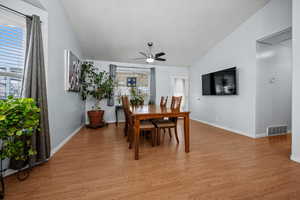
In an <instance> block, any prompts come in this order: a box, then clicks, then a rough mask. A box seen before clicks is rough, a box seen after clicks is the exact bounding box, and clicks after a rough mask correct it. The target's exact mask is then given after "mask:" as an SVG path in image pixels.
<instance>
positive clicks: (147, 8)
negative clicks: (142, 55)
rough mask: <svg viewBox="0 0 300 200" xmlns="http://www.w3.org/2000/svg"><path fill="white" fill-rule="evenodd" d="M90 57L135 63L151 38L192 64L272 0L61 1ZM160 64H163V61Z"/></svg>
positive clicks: (178, 61) (171, 61) (174, 59)
mask: <svg viewBox="0 0 300 200" xmlns="http://www.w3.org/2000/svg"><path fill="white" fill-rule="evenodd" d="M61 1H62V2H63V5H64V7H65V9H66V11H67V13H68V15H69V18H70V20H71V22H72V25H73V27H74V30H75V32H76V34H77V36H78V39H79V40H80V44H81V47H82V49H83V53H84V56H85V58H87V59H95V60H109V61H119V62H135V63H139V62H137V61H134V60H132V58H136V57H139V55H138V52H139V51H145V48H146V43H147V42H148V41H152V42H154V45H155V46H154V51H155V52H160V51H165V52H166V53H167V56H166V57H167V59H168V61H167V62H166V63H160V64H166V65H177V66H181V65H183V66H187V65H190V64H192V63H193V62H195V61H197V59H199V58H200V57H201V55H203V54H204V53H205V52H206V51H207V50H208V49H210V48H211V47H212V46H214V45H215V44H216V43H218V42H219V41H221V40H222V39H224V38H225V37H226V36H227V35H228V34H229V33H231V32H232V31H233V30H234V29H235V28H237V26H238V25H240V24H241V23H242V22H244V21H245V20H246V19H248V18H249V17H250V16H251V15H252V14H254V13H255V12H256V11H257V10H258V9H260V8H262V7H263V6H264V5H265V4H266V3H267V2H268V1H269V0H61ZM158 64H159V63H158Z"/></svg>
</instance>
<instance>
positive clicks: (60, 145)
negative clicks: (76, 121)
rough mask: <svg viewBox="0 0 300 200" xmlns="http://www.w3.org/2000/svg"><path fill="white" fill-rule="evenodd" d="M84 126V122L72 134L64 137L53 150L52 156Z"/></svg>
mask: <svg viewBox="0 0 300 200" xmlns="http://www.w3.org/2000/svg"><path fill="white" fill-rule="evenodd" d="M83 127H84V124H82V125H81V126H79V127H78V128H77V129H76V130H75V131H73V133H71V135H69V136H68V137H67V138H66V139H64V140H63V141H62V142H61V143H60V144H59V145H58V146H57V147H55V148H54V149H52V150H51V157H52V156H53V155H54V154H55V153H57V152H58V151H59V150H60V149H61V148H62V147H63V146H64V145H65V144H66V143H67V142H69V141H70V140H71V139H72V137H74V136H75V135H76V134H77V133H78V132H79V131H80V130H81V129H82V128H83Z"/></svg>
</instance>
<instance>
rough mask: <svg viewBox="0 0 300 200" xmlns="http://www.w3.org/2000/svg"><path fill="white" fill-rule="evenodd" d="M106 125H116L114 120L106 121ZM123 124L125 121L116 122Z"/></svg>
mask: <svg viewBox="0 0 300 200" xmlns="http://www.w3.org/2000/svg"><path fill="white" fill-rule="evenodd" d="M106 122H107V123H109V124H114V123H116V121H115V120H112V121H106ZM124 122H125V120H120V121H118V123H124Z"/></svg>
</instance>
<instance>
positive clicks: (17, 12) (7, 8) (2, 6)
mask: <svg viewBox="0 0 300 200" xmlns="http://www.w3.org/2000/svg"><path fill="white" fill-rule="evenodd" d="M0 7H1V8H3V9H5V10H8V11H11V12H14V13H16V14H18V15H22V16H23V17H29V18H31V19H32V16H29V15H26V14H24V13H21V12H19V11H17V10H14V9H11V8H9V7H7V6H5V5H2V4H0Z"/></svg>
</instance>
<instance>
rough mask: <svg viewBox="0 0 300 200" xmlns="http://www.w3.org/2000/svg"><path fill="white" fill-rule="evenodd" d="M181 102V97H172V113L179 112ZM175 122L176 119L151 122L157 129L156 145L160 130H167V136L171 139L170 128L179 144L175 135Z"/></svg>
mask: <svg viewBox="0 0 300 200" xmlns="http://www.w3.org/2000/svg"><path fill="white" fill-rule="evenodd" d="M181 102H182V97H175V96H173V97H172V101H171V110H172V111H174V112H176V111H180V107H181ZM177 121H178V118H177V117H173V118H169V119H162V120H161V119H160V120H156V121H153V123H154V125H155V126H156V128H157V129H158V130H157V143H158V144H160V136H161V134H160V132H161V129H168V130H169V135H170V138H171V137H172V135H171V129H172V128H174V130H175V136H176V140H177V143H178V144H179V138H178V133H177ZM164 136H165V133H164Z"/></svg>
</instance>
